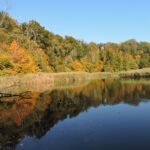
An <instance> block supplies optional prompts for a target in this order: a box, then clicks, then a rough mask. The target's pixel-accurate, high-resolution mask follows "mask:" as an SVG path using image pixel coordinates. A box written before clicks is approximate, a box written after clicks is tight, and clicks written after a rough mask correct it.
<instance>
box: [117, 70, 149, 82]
mask: <svg viewBox="0 0 150 150" xmlns="http://www.w3.org/2000/svg"><path fill="white" fill-rule="evenodd" d="M118 76H119V77H120V78H130V79H137V78H150V68H144V69H137V70H131V71H122V72H120V73H118Z"/></svg>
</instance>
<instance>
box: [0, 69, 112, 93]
mask: <svg viewBox="0 0 150 150" xmlns="http://www.w3.org/2000/svg"><path fill="white" fill-rule="evenodd" d="M108 77H112V74H111V73H101V72H99V73H86V72H69V73H36V74H27V75H19V76H1V77H0V93H3V92H6V91H7V93H8V92H9V93H11V91H12V90H13V91H16V92H20V91H32V89H34V90H36V91H43V90H44V91H45V90H50V89H53V88H54V87H55V88H56V87H57V88H58V87H59V88H65V87H73V86H77V85H82V84H84V83H86V82H88V81H90V80H93V79H104V78H108Z"/></svg>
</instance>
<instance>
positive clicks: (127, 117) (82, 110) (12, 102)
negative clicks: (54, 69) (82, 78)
mask: <svg viewBox="0 0 150 150" xmlns="http://www.w3.org/2000/svg"><path fill="white" fill-rule="evenodd" d="M0 149H2V150H11V149H12V150H112V149H114V150H133V149H136V150H138V149H139V150H150V81H148V80H147V81H144V80H142V81H141V80H140V81H119V80H100V81H92V82H91V83H89V84H87V85H86V86H78V87H73V88H68V89H59V90H52V91H46V92H42V93H41V92H29V91H28V92H24V93H20V96H14V97H10V98H1V103H0Z"/></svg>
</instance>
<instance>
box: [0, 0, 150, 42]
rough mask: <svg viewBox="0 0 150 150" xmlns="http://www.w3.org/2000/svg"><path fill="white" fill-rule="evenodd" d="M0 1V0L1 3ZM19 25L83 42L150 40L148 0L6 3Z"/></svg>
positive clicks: (13, 0)
mask: <svg viewBox="0 0 150 150" xmlns="http://www.w3.org/2000/svg"><path fill="white" fill-rule="evenodd" d="M1 1H2V0H1ZM8 1H11V9H9V14H10V15H11V16H12V17H14V18H15V19H16V20H18V21H19V22H24V21H29V20H31V19H34V20H37V21H38V22H39V23H40V24H41V25H42V26H45V28H46V29H48V30H49V31H52V32H53V33H56V34H60V35H62V36H64V35H70V36H73V37H75V38H77V39H80V40H84V41H86V42H91V41H95V42H97V43H100V42H108V41H111V42H122V41H125V40H128V39H132V38H134V39H137V40H138V41H150V8H149V7H150V0H8Z"/></svg>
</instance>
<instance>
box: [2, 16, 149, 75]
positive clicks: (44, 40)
mask: <svg viewBox="0 0 150 150" xmlns="http://www.w3.org/2000/svg"><path fill="white" fill-rule="evenodd" d="M1 19H2V13H0V20H1ZM147 67H150V43H148V42H137V41H135V40H128V41H125V42H123V43H120V44H116V43H100V44H96V43H86V42H83V41H80V40H76V39H74V38H73V37H70V36H65V37H61V36H59V35H55V34H53V33H51V32H49V31H47V30H46V29H45V28H44V27H42V26H41V25H40V24H39V23H38V22H36V21H34V20H32V21H30V22H29V23H22V24H21V25H19V24H18V23H17V22H16V21H15V20H14V19H12V18H11V17H10V16H9V15H7V16H6V17H5V20H4V21H3V24H2V25H1V26H0V75H4V74H18V73H32V72H70V71H86V72H101V71H103V72H118V71H127V70H132V69H141V68H147Z"/></svg>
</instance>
